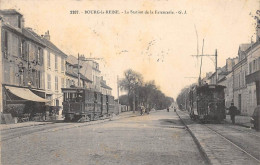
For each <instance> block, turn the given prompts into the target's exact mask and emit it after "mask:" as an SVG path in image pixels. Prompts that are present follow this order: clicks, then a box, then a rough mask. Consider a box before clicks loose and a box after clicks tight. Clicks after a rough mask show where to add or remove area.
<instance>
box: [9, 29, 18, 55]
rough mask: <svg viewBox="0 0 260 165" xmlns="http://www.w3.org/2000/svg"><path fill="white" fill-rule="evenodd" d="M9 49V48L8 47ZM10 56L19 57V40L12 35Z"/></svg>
mask: <svg viewBox="0 0 260 165" xmlns="http://www.w3.org/2000/svg"><path fill="white" fill-rule="evenodd" d="M10 48H11V47H10ZM11 54H12V55H13V56H16V57H18V56H19V39H18V36H17V35H15V34H12V48H11Z"/></svg>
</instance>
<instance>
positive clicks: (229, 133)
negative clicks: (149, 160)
mask: <svg viewBox="0 0 260 165" xmlns="http://www.w3.org/2000/svg"><path fill="white" fill-rule="evenodd" d="M178 113H180V115H181V117H180V115H179V114H178ZM178 113H177V114H178V116H179V117H180V118H183V119H184V121H185V122H184V123H185V125H186V127H187V128H188V129H187V130H190V131H189V132H190V134H191V135H192V136H194V141H195V143H196V144H197V146H198V148H199V149H200V150H201V151H202V153H204V155H205V157H207V158H208V159H209V164H237V163H238V164H241V163H242V162H244V163H242V164H247V163H249V164H260V154H259V153H260V139H259V135H257V134H256V133H254V132H250V131H248V130H244V129H240V128H236V127H235V126H231V125H230V126H228V125H226V124H199V123H197V122H195V121H192V120H190V119H189V115H188V114H187V113H185V112H182V111H178ZM183 119H182V120H183ZM210 132H212V133H210ZM221 139H222V140H221ZM224 153H225V154H224Z"/></svg>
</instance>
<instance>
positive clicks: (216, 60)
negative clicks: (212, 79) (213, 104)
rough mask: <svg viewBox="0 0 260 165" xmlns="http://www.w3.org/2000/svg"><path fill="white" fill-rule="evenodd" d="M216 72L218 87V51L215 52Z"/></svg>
mask: <svg viewBox="0 0 260 165" xmlns="http://www.w3.org/2000/svg"><path fill="white" fill-rule="evenodd" d="M215 63H216V64H215V65H216V66H215V70H216V85H218V51H217V49H216V51H215Z"/></svg>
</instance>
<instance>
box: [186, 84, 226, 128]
mask: <svg viewBox="0 0 260 165" xmlns="http://www.w3.org/2000/svg"><path fill="white" fill-rule="evenodd" d="M224 89H225V86H222V85H208V84H205V85H202V86H195V87H193V88H192V89H191V90H190V92H189V113H190V117H191V118H192V119H199V120H200V121H202V122H203V123H204V122H212V121H216V122H220V121H222V120H224V119H225V118H226V113H225V94H224Z"/></svg>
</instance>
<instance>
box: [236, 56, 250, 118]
mask: <svg viewBox="0 0 260 165" xmlns="http://www.w3.org/2000/svg"><path fill="white" fill-rule="evenodd" d="M233 72H234V81H233V82H234V84H233V85H234V86H233V87H234V104H235V106H236V107H237V108H238V109H239V95H241V109H239V110H240V111H241V114H243V115H248V111H247V104H248V90H247V86H246V81H245V76H246V73H247V62H246V60H242V61H240V62H239V63H238V64H237V65H236V66H235V68H234V71H233Z"/></svg>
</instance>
